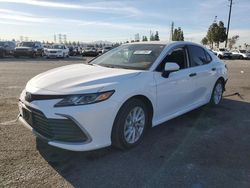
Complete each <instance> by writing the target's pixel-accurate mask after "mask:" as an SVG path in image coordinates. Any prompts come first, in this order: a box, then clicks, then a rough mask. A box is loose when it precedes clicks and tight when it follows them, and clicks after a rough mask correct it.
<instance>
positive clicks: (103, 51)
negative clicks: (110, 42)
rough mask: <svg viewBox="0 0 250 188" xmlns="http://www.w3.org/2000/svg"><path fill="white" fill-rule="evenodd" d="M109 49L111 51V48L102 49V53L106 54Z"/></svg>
mask: <svg viewBox="0 0 250 188" xmlns="http://www.w3.org/2000/svg"><path fill="white" fill-rule="evenodd" d="M111 49H112V47H111V46H106V47H104V48H103V49H102V53H106V52H108V51H109V50H111Z"/></svg>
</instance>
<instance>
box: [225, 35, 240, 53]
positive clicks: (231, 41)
mask: <svg viewBox="0 0 250 188" xmlns="http://www.w3.org/2000/svg"><path fill="white" fill-rule="evenodd" d="M238 40H239V35H235V36H232V37H231V38H229V39H228V47H229V49H230V50H231V49H232V48H233V46H234V45H235V44H236V42H237V41H238Z"/></svg>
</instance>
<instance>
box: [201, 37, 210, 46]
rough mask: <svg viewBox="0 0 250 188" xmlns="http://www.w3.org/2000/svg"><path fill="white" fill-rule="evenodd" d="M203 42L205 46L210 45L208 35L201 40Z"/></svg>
mask: <svg viewBox="0 0 250 188" xmlns="http://www.w3.org/2000/svg"><path fill="white" fill-rule="evenodd" d="M201 43H202V44H203V45H204V46H206V45H208V39H207V37H204V38H203V39H202V40H201Z"/></svg>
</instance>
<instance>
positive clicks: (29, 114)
mask: <svg viewBox="0 0 250 188" xmlns="http://www.w3.org/2000/svg"><path fill="white" fill-rule="evenodd" d="M22 116H23V119H24V120H25V121H26V122H27V123H28V124H29V125H31V126H32V124H33V114H32V112H31V111H30V110H28V109H26V108H22Z"/></svg>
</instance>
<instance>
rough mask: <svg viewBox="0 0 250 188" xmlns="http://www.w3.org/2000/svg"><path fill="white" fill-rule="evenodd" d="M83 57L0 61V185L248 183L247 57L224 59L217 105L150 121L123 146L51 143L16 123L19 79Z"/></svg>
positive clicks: (22, 82)
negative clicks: (86, 148)
mask: <svg viewBox="0 0 250 188" xmlns="http://www.w3.org/2000/svg"><path fill="white" fill-rule="evenodd" d="M86 61H88V59H82V58H74V59H72V58H70V59H60V60H49V61H48V60H46V59H34V60H32V59H21V58H20V59H13V58H10V59H1V60H0V187H191V188H203V187H204V188H205V187H227V188H230V187H237V188H240V187H246V188H247V187H250V115H249V114H250V61H244V60H228V61H226V63H227V66H228V68H229V81H228V83H227V91H226V93H225V95H230V94H233V93H235V92H238V93H240V94H241V96H242V98H240V97H239V96H236V95H234V96H229V97H225V98H224V100H223V102H222V103H221V105H219V106H218V107H217V108H208V107H206V106H205V107H201V108H199V109H197V110H194V111H192V112H189V113H187V114H184V115H182V116H180V117H178V118H175V119H173V120H170V121H168V122H165V123H163V124H162V125H160V126H157V127H155V128H152V129H151V130H150V131H149V132H148V134H147V135H146V138H145V139H144V141H143V142H142V143H141V144H140V145H139V146H138V147H136V148H133V149H131V150H129V151H119V150H116V149H113V148H111V147H108V148H104V149H101V150H96V151H92V152H70V151H65V150H61V149H56V148H53V147H50V146H48V145H46V144H45V143H43V142H41V141H40V140H37V139H36V138H35V137H34V136H33V135H32V133H31V132H30V131H29V130H27V129H26V128H24V127H23V126H22V125H21V124H20V123H18V122H14V121H12V120H14V119H15V118H16V116H17V114H18V108H17V102H18V96H19V94H20V92H21V91H22V89H23V88H24V86H25V83H26V82H27V81H28V80H29V79H30V78H32V77H33V76H35V75H36V74H38V73H40V72H43V71H46V70H48V69H51V68H55V67H59V66H63V65H68V64H72V63H84V62H86Z"/></svg>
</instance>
